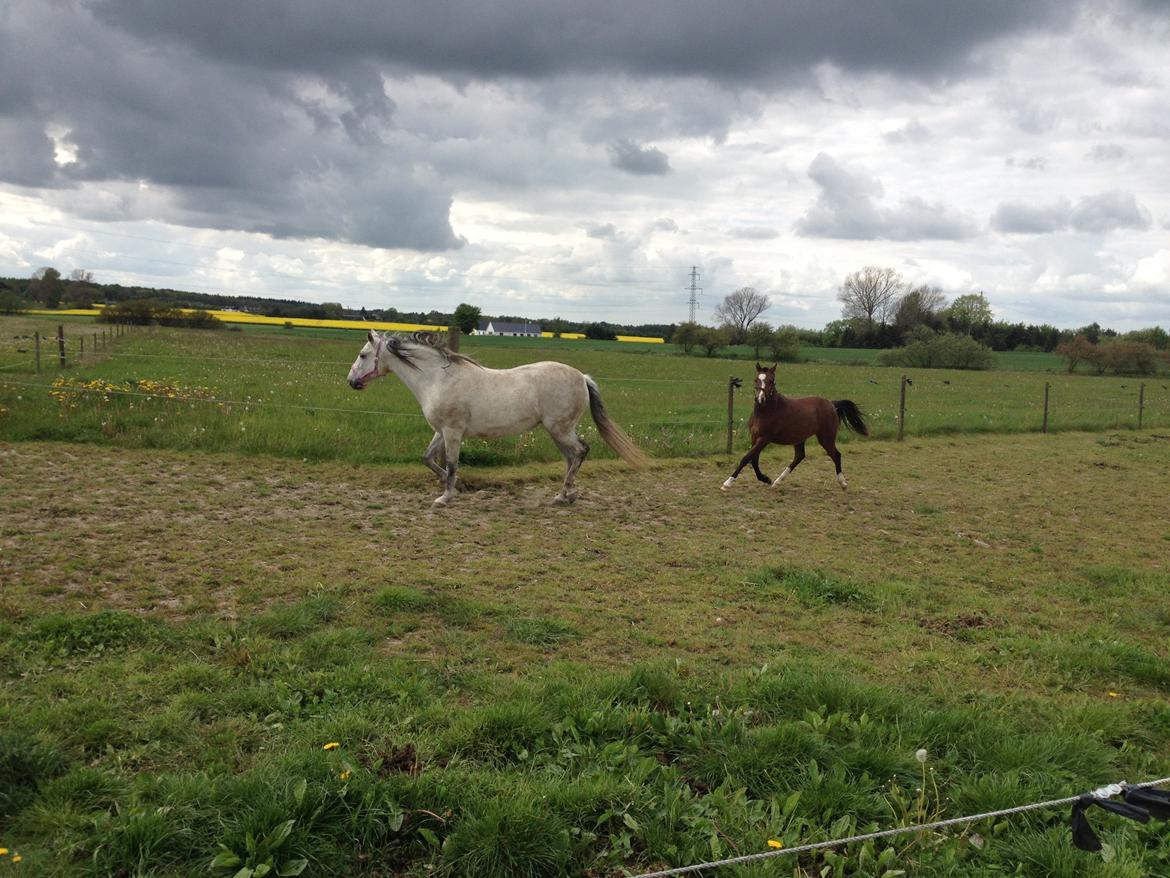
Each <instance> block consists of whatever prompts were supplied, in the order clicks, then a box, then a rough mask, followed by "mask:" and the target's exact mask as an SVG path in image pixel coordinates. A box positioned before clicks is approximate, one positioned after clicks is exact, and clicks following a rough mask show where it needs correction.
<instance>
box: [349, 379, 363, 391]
mask: <svg viewBox="0 0 1170 878" xmlns="http://www.w3.org/2000/svg"><path fill="white" fill-rule="evenodd" d="M349 386H350V387H352V388H353V389H354V390H365V389H366V384H365V382H364V381H362V379H360V378H350V379H349Z"/></svg>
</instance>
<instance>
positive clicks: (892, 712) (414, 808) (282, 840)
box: [0, 430, 1170, 878]
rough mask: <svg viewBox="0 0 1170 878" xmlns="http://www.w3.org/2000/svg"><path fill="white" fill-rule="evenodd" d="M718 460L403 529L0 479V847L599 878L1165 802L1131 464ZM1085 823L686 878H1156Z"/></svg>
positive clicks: (36, 476) (230, 468)
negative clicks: (987, 815)
mask: <svg viewBox="0 0 1170 878" xmlns="http://www.w3.org/2000/svg"><path fill="white" fill-rule="evenodd" d="M777 456H779V455H777ZM728 463H729V461H728V460H727V459H726V458H722V457H719V456H716V457H712V458H710V459H706V460H689V461H688V460H682V461H674V462H669V463H660V464H659V465H658V466H656V467H655V468H654V469H652V470H650V471H648V472H645V473H640V474H634V473H631V472H630V471H628V470H627V469H625V468H624V467H623V466H622V465H620V464H619V463H617V462H614V461H594V460H591V461H589V462H588V463H587V464H586V466H585V468H584V470H583V471H582V475H581V478H580V480H579V484H580V486H581V488H582V497H581V499H580V500H579V501H578V503H577V504H576V506H574V507H572V508H570V509H558V508H552V507H550V506H549V505H548V501H549V499H550V498H551V496H552V494H553V493H554V491H555V490H556V487H557V482H558V480H559V469H560V467H559V466H558V465H555V464H529V465H527V466H524V467H513V468H510V467H497V468H493V469H491V470H483V471H481V472H480V473H478V474H477V475H475V476H473V480H474V482H475V484H474V486H473V487H475V488H476V489H477V490H476V491H475V492H474V493H471V494H467V495H464V496H461V497H460V498H458V500H457V501H456V503H455V504H454V505H453V506H452V507H451V508H450V509H449V510H447V511H445V512H442V513H439V514H433V513H431V512H430V510H429V503H430V500H431V497H432V495H433V494H434V493H435V486H434V484H433V483H432V482H433V479H431V477H430V476H429V474H427V476H426V477H424V475H423V473H422V471H421V470H422V468H421V466H418V465H414V466H408V467H400V466H388V465H369V464H366V465H361V466H357V465H354V464H352V463H347V462H341V461H326V462H319V463H313V462H309V463H303V462H301V461H297V460H289V459H276V458H272V457H266V456H255V455H253V456H241V455H238V454H215V453H208V454H195V455H192V454H189V453H187V452H185V451H174V450H158V449H133V448H131V449H126V448H104V447H98V446H94V445H77V444H69V443H54V442H20V443H8V444H3V445H0V578H2V579H3V581H4V583H5V587H4V589H3V591H2V592H0V729H2V730H3V731H2V732H0V846H3V847H7V848H9V849H10V850H11V851H16V852H19V855H20V856H21V857H22V858H23V862H22V863H21V864H20V868H21V869H22V870H23V874H28V875H61V876H73V875H144V876H145V875H150V876H156V875H157V876H180V875H183V876H186V875H195V874H210V875H216V874H223V875H232V874H236V873H237V872H238V871H239V869H241V868H252V867H255V866H259V865H263V864H265V863H271V864H272V866H273V867H274V868H273V872H272V873H270V874H275V872H276V871H277V870H279V869H284V870H285V871H286V872H292V871H296V870H297V869H298V868H300V867H301V861H304V863H303V865H304V872H303V874H305V875H363V876H391V875H396V876H422V875H430V874H442V875H467V876H500V878H503V876H526V875H530V876H538V875H539V876H558V875H566V874H568V875H580V876H617V875H621V874H623V871H622V870H623V869H625V870H630V871H631V872H637V871H640V870H641V869H644V868H650V867H654V866H663V865H686V864H689V863H693V862H699V861H702V860H705V859H709V858H712V857H720V856H730V855H735V854H736V853H748V852H755V851H760V850H766V849H767V843H768V841H769V840H770V839H771V840H777V841H780V842H781V843H783V844H784V845H786V846H788V847H792V846H794V845H796V844H798V843H800V842H805V841H810V840H818V839H824V838H829V837H837V836H839V835H842V834H847V833H849V832H852V831H855V830H856V831H862V830H866V829H869V828H877V827H889V826H896V825H908V824H912V823H915V822H919V821H921V820H929V819H933V818H937V817H950V816H958V815H961V814H968V813H975V812H978V811H982V810H990V809H995V808H1000V807H1006V806H1010V805H1014V804H1020V803H1025V802H1030V801H1037V800H1043V799H1048V798H1053V797H1057V796H1062V795H1069V794H1073V793H1077V792H1081V791H1084V790H1086V789H1091V788H1094V787H1096V786H1099V785H1101V784H1103V783H1106V782H1111V781H1114V780H1118V779H1121V778H1125V779H1128V780H1130V781H1134V782H1136V781H1138V780H1141V779H1145V778H1149V777H1161V776H1166V775H1168V774H1170V708H1168V707H1167V695H1168V694H1170V664H1168V663H1167V637H1168V636H1170V613H1168V612H1167V605H1166V600H1165V596H1166V593H1167V588H1168V587H1170V573H1168V570H1167V566H1166V562H1165V559H1166V557H1167V550H1168V549H1170V529H1168V527H1167V522H1166V516H1165V510H1166V509H1167V508H1168V506H1170V480H1168V479H1167V478H1166V472H1167V471H1168V467H1170V436H1168V435H1166V434H1165V433H1164V432H1163V431H1157V430H1154V431H1149V432H1145V433H1141V434H1139V433H1135V432H1131V431H1126V432H1120V433H1118V432H1105V433H1100V434H1087V433H1065V434H1061V435H1055V436H1052V435H1050V436H1040V435H1023V436H1016V437H1012V438H1010V439H1005V438H1004V437H1001V436H972V437H934V438H927V439H913V440H911V441H907V442H904V443H901V444H898V443H888V442H866V443H862V442H855V443H852V444H851V445H850V446H848V448H847V449H846V452H845V467H846V471H847V472H848V473H849V474H850V481H851V489H850V492H849V493H848V495H845V494H843V493H842V492H841V491H840V490H839V489H838V488H837V487H836V485H835V482H834V481H833V479H832V470H831V468H830V466H829V464H828V462H827V461H826V460H825V459H823V458H821V457H819V456H814V457H812V458H810V460H809V461H808V462H807V463H806V464H805V466H804V467H802V468H801V470H799V471H798V472H797V473H796V474H794V476H793V477H792V478H791V479H790V480H789V481H788V482H786V483H785V487H784V490H783V491H770V490H767V489H765V488H763V487H762V486H757V485H754V484H752V485H749V484H741V485H740V486H737V489H736V490H735V491H733V492H730V493H721V492H720V491H719V490H718V485H719V483H720V482H721V481H722V479H723V477H724V475H725V473H726V470H727V466H728ZM333 743H336V744H337V745H338V746H337V747H336V748H335V749H325V747H326V745H330V744H333ZM919 748H924V749H925V750H926V751H927V754H928V755H927V759H926V762H925V763H923V764H919V763H918V762H917V761H916V760H915V755H914V754H915V751H916V750H918V749H919ZM1091 819H1092V822H1093V824H1094V826H1095V828H1096V829H1097V830H1098V832H1099V833H1100V834H1101V836H1102V839H1103V840H1104V841H1105V843H1106V845H1107V847H1106V849H1105V851H1104V852H1103V853H1101V854H1087V853H1083V852H1080V851H1077V850H1075V849H1074V848H1073V847H1072V846H1071V844H1070V842H1069V838H1068V830H1067V828H1066V827H1065V821H1066V820H1067V813H1066V811H1065V810H1064V809H1059V810H1056V811H1051V812H1035V813H1032V814H1030V815H1025V816H1018V817H1013V818H1005V819H999V820H995V821H985V822H983V823H981V824H977V825H974V826H969V827H966V828H957V829H955V830H953V831H949V832H939V833H926V834H919V835H909V836H904V837H900V838H898V839H897V840H894V841H889V842H884V843H877V844H873V843H867V844H866V845H862V846H855V847H854V848H851V849H849V850H847V851H842V852H839V853H831V852H830V853H825V854H822V855H818V856H815V857H812V856H809V857H803V858H802V859H800V860H799V861H798V862H796V863H793V862H783V863H782V864H781V865H775V864H765V865H760V866H755V867H750V868H749V867H744V868H740V869H734V870H727V871H725V872H722V873H720V874H728V875H738V876H763V875H778V874H786V875H787V874H791V875H800V876H812V875H840V876H844V875H873V876H894V875H899V874H908V875H915V876H936V875H949V876H993V875H994V876H999V875H1003V874H1016V875H1028V876H1046V878H1047V876H1106V875H1108V876H1127V878H1128V876H1133V878H1138V876H1149V875H1166V874H1170V838H1168V837H1167V833H1166V831H1165V827H1164V825H1162V824H1160V823H1157V822H1156V821H1155V822H1152V823H1150V824H1149V825H1146V826H1141V825H1138V824H1135V823H1132V822H1129V821H1123V820H1121V819H1120V818H1117V817H1114V816H1112V815H1107V814H1105V813H1104V812H1095V813H1091ZM213 863H215V864H218V865H217V866H214V867H213V865H212V864H213ZM0 868H2V866H0ZM14 874H16V871H15V869H14ZM245 874H247V873H245ZM257 874H259V873H257Z"/></svg>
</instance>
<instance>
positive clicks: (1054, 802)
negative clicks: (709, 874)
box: [632, 777, 1170, 878]
mask: <svg viewBox="0 0 1170 878" xmlns="http://www.w3.org/2000/svg"><path fill="white" fill-rule="evenodd" d="M1168 783H1170V777H1163V778H1159V779H1158V780H1148V781H1144V782H1142V783H1137V784H1128V783H1126V782H1125V781H1121V782H1119V783H1115V784H1110V785H1109V786H1106V787H1101V788H1099V789H1096V790H1093V791H1092V792H1090V793H1082V794H1080V795H1078V796H1065V797H1064V798H1061V799H1049V800H1048V801H1046V802H1032V803H1030V804H1027V805H1016V806H1015V807H1013V808H1001V809H1000V810H998V811H985V812H984V813H982V814H969V815H967V816H965V817H951V818H948V819H947V820H935V821H933V822H931V823H919V824H916V825H914V826H899V827H896V828H894V829H881V830H878V831H876V832H864V833H861V834H859V835H850V836H847V837H845V838H835V839H831V840H829V841H818V842H812V843H810V844H802V845H797V846H796V847H791V848H780V849H778V850H770V851H761V852H760V853H756V854H744V855H743V856H739V857H728V858H727V859H724V860H711V861H709V862H706V863H697V864H695V865H693V866H679V867H677V868H674V869H661V870H659V871H657V872H640V873H638V874H636V875H634V876H632V878H667V876H670V875H687V874H691V873H693V872H702V871H705V870H708V869H720V868H723V867H724V866H741V865H745V864H747V863H756V862H759V861H761V860H770V859H774V858H776V857H786V856H791V855H793V854H803V853H808V852H810V851H818V850H826V849H828V848H836V847H841V846H843V845H847V844H855V843H856V842H859V841H871V840H873V839H878V838H890V837H892V836H895V835H904V834H906V833H910V832H925V831H926V830H930V829H944V828H946V827H948V826H959V825H961V824H964V823H977V822H979V821H980V820H987V819H989V818H992V817H1006V816H1008V815H1010V814H1022V813H1024V812H1025V811H1039V810H1043V809H1047V808H1056V807H1059V806H1061V805H1071V804H1073V803H1074V802H1076V801H1079V800H1080V799H1081V798H1083V797H1084V796H1086V795H1088V796H1093V797H1094V798H1099V799H1107V798H1110V797H1111V796H1115V795H1118V794H1120V793H1121V792H1122V791H1123V790H1126V789H1131V790H1136V789H1144V788H1145V787H1157V786H1163V785H1165V784H1168Z"/></svg>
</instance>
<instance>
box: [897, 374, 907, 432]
mask: <svg viewBox="0 0 1170 878" xmlns="http://www.w3.org/2000/svg"><path fill="white" fill-rule="evenodd" d="M905 435H906V376H905V375H903V376H902V392H901V394H900V395H899V397H898V441H899V442H901V441H902V437H903V436H905Z"/></svg>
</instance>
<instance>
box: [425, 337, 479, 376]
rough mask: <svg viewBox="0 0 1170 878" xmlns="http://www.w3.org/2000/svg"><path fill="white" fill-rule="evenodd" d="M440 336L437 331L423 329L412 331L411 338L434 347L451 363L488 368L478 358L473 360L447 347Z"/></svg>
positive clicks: (426, 345)
mask: <svg viewBox="0 0 1170 878" xmlns="http://www.w3.org/2000/svg"><path fill="white" fill-rule="evenodd" d="M439 338H440V336H439V334H438V333H437V332H426V331H423V330H419V331H418V332H414V333H411V336H410V340H411V341H413V342H414V343H415V344H420V345H423V346H425V347H428V348H433V349H434V350H436V351H438V352H439V353H441V354H442V355H443V356H444V357H445V358H446V359H447V360H448V361H449V362H451V363H458V364H460V365H468V366H475V368H477V369H485V368H487V367H486V366H484V365H483V363H480V362H479V361H478V360H473V359H472V358H471V357H469V356H467V355H466V354H460V353H457V352H456V351H453V350H451V349H450V348H449V347H447V346H446V345H445V344H443V343H442V342H441V341H440V340H439Z"/></svg>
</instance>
